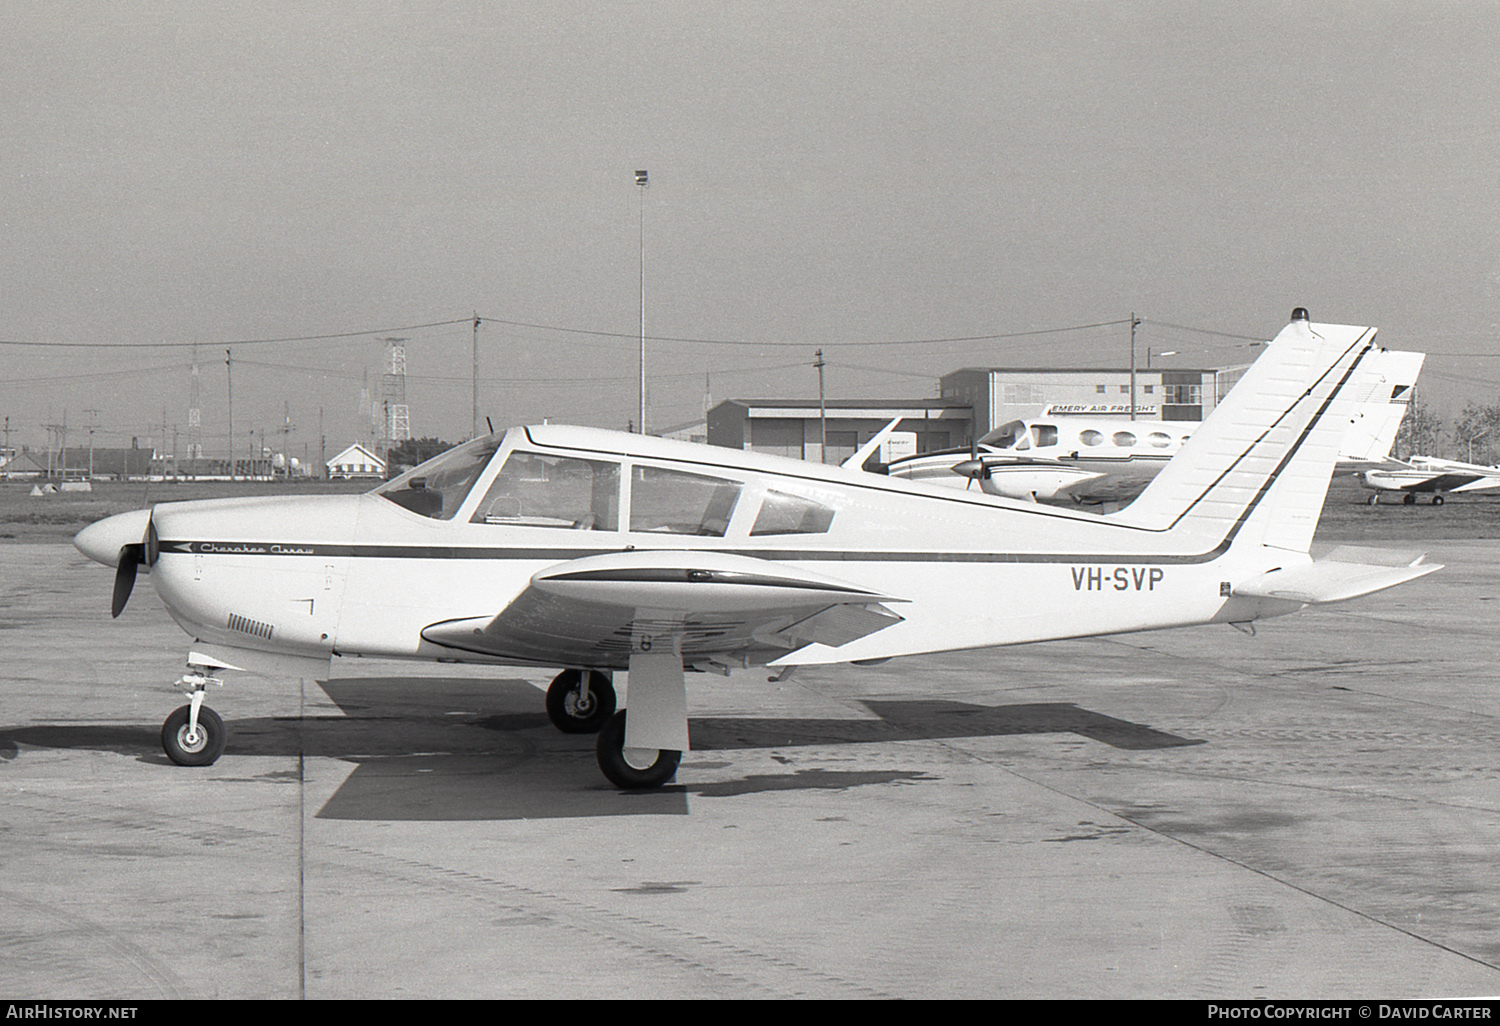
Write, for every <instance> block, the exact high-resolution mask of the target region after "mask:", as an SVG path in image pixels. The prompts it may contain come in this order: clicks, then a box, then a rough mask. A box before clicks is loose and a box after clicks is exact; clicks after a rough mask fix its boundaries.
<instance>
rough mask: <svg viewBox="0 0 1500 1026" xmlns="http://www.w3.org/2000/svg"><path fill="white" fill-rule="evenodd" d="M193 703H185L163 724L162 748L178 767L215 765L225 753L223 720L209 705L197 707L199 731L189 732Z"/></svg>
mask: <svg viewBox="0 0 1500 1026" xmlns="http://www.w3.org/2000/svg"><path fill="white" fill-rule="evenodd" d="M192 711H193V710H192V706H187V705H185V706H183V707H182V708H180V709H177V710H176V711H174V712H173V713H172V715H170V716H168V717H167V719H166V722H165V723H163V724H162V725H161V747H162V750H163V751H165V752H166V753H167V758H169V759H171V760H172V761H173V762H175V763H176V764H177V765H179V766H212V765H213V764H214V763H215V762H216V761H218V758H219V756H220V755H222V754H224V740H225V733H224V721H223V720H221V719H220V718H219V714H218V713H216V712H214V711H213V710H212V709H210V708H209V707H208V706H206V705H205V706H200V707H199V708H198V733H197V734H196V735H189V734H188V717H189V715H191V713H192Z"/></svg>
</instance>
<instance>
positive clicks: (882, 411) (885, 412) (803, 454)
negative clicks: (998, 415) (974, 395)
mask: <svg viewBox="0 0 1500 1026" xmlns="http://www.w3.org/2000/svg"><path fill="white" fill-rule="evenodd" d="M898 417H899V418H900V421H901V422H900V423H899V424H897V425H896V429H895V431H894V432H893V433H892V441H890V442H888V443H887V444H886V445H885V446H884V447H883V449H882V453H881V462H884V463H889V462H890V461H891V460H892V459H895V458H898V457H900V456H910V455H914V454H916V453H919V452H930V451H932V450H934V449H948V448H952V447H953V446H958V445H968V444H969V436H970V434H971V433H972V432H973V430H974V425H973V413H972V411H971V410H970V409H969V405H968V403H962V402H950V401H948V400H946V399H829V400H826V401H825V402H824V403H823V405H822V407H821V408H820V407H819V405H818V401H817V400H816V399H727V400H725V401H724V402H722V403H719V404H718V405H717V406H715V407H714V408H713V409H711V410H709V411H708V444H709V445H722V446H725V447H727V448H730V449H750V450H753V451H755V452H768V453H772V454H774V455H777V456H791V457H793V458H795V459H801V460H811V461H813V462H814V463H842V462H843V461H844V460H846V459H848V458H849V457H850V456H853V455H854V453H855V451H856V450H858V449H859V447H860V446H861V445H864V444H865V443H866V442H868V441H869V440H870V439H871V438H873V437H874V436H875V435H876V434H877V433H878V432H879V431H880V430H881V429H882V428H884V427H885V426H886V425H887V424H889V423H890V422H891V421H892V420H894V419H896V418H898ZM825 439H826V443H825Z"/></svg>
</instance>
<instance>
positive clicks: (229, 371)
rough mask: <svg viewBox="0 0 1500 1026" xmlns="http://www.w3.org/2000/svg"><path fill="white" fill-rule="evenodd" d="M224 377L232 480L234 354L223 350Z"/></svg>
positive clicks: (232, 478) (230, 478)
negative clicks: (226, 393) (227, 404)
mask: <svg viewBox="0 0 1500 1026" xmlns="http://www.w3.org/2000/svg"><path fill="white" fill-rule="evenodd" d="M224 368H225V369H224V376H225V378H226V379H227V380H228V382H229V480H231V481H233V480H234V354H233V353H232V352H230V351H229V350H228V349H226V350H224Z"/></svg>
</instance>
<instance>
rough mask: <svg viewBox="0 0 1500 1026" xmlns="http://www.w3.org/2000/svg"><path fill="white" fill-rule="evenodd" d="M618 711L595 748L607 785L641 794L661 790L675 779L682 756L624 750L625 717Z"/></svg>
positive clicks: (665, 751) (658, 750)
mask: <svg viewBox="0 0 1500 1026" xmlns="http://www.w3.org/2000/svg"><path fill="white" fill-rule="evenodd" d="M626 712H627V710H625V709H621V710H620V711H619V712H617V713H615V714H614V715H613V716H611V717H610V719H609V722H608V723H606V724H605V725H604V729H603V730H601V731H599V740H598V742H597V743H596V744H595V746H594V750H595V753H596V754H597V756H598V758H599V769H600V770H602V771H603V772H604V775H605V776H606V777H608V778H609V782H610V783H611V784H614V785H615V786H616V787H618V788H620V789H621V790H624V791H643V790H646V789H648V788H652V787H660V786H661V785H663V784H665V783H666V782H667V781H669V780H671V779H672V778H673V777H674V776H676V775H677V764H678V763H679V762H681V761H682V753H681V752H678V751H671V750H668V749H664V748H650V749H647V748H631V749H626V747H625V713H626Z"/></svg>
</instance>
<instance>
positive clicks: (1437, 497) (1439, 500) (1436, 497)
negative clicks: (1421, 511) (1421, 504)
mask: <svg viewBox="0 0 1500 1026" xmlns="http://www.w3.org/2000/svg"><path fill="white" fill-rule="evenodd" d="M1432 504H1433V505H1434V506H1441V505H1442V504H1443V497H1442V496H1441V495H1434V496H1433V497H1432Z"/></svg>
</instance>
